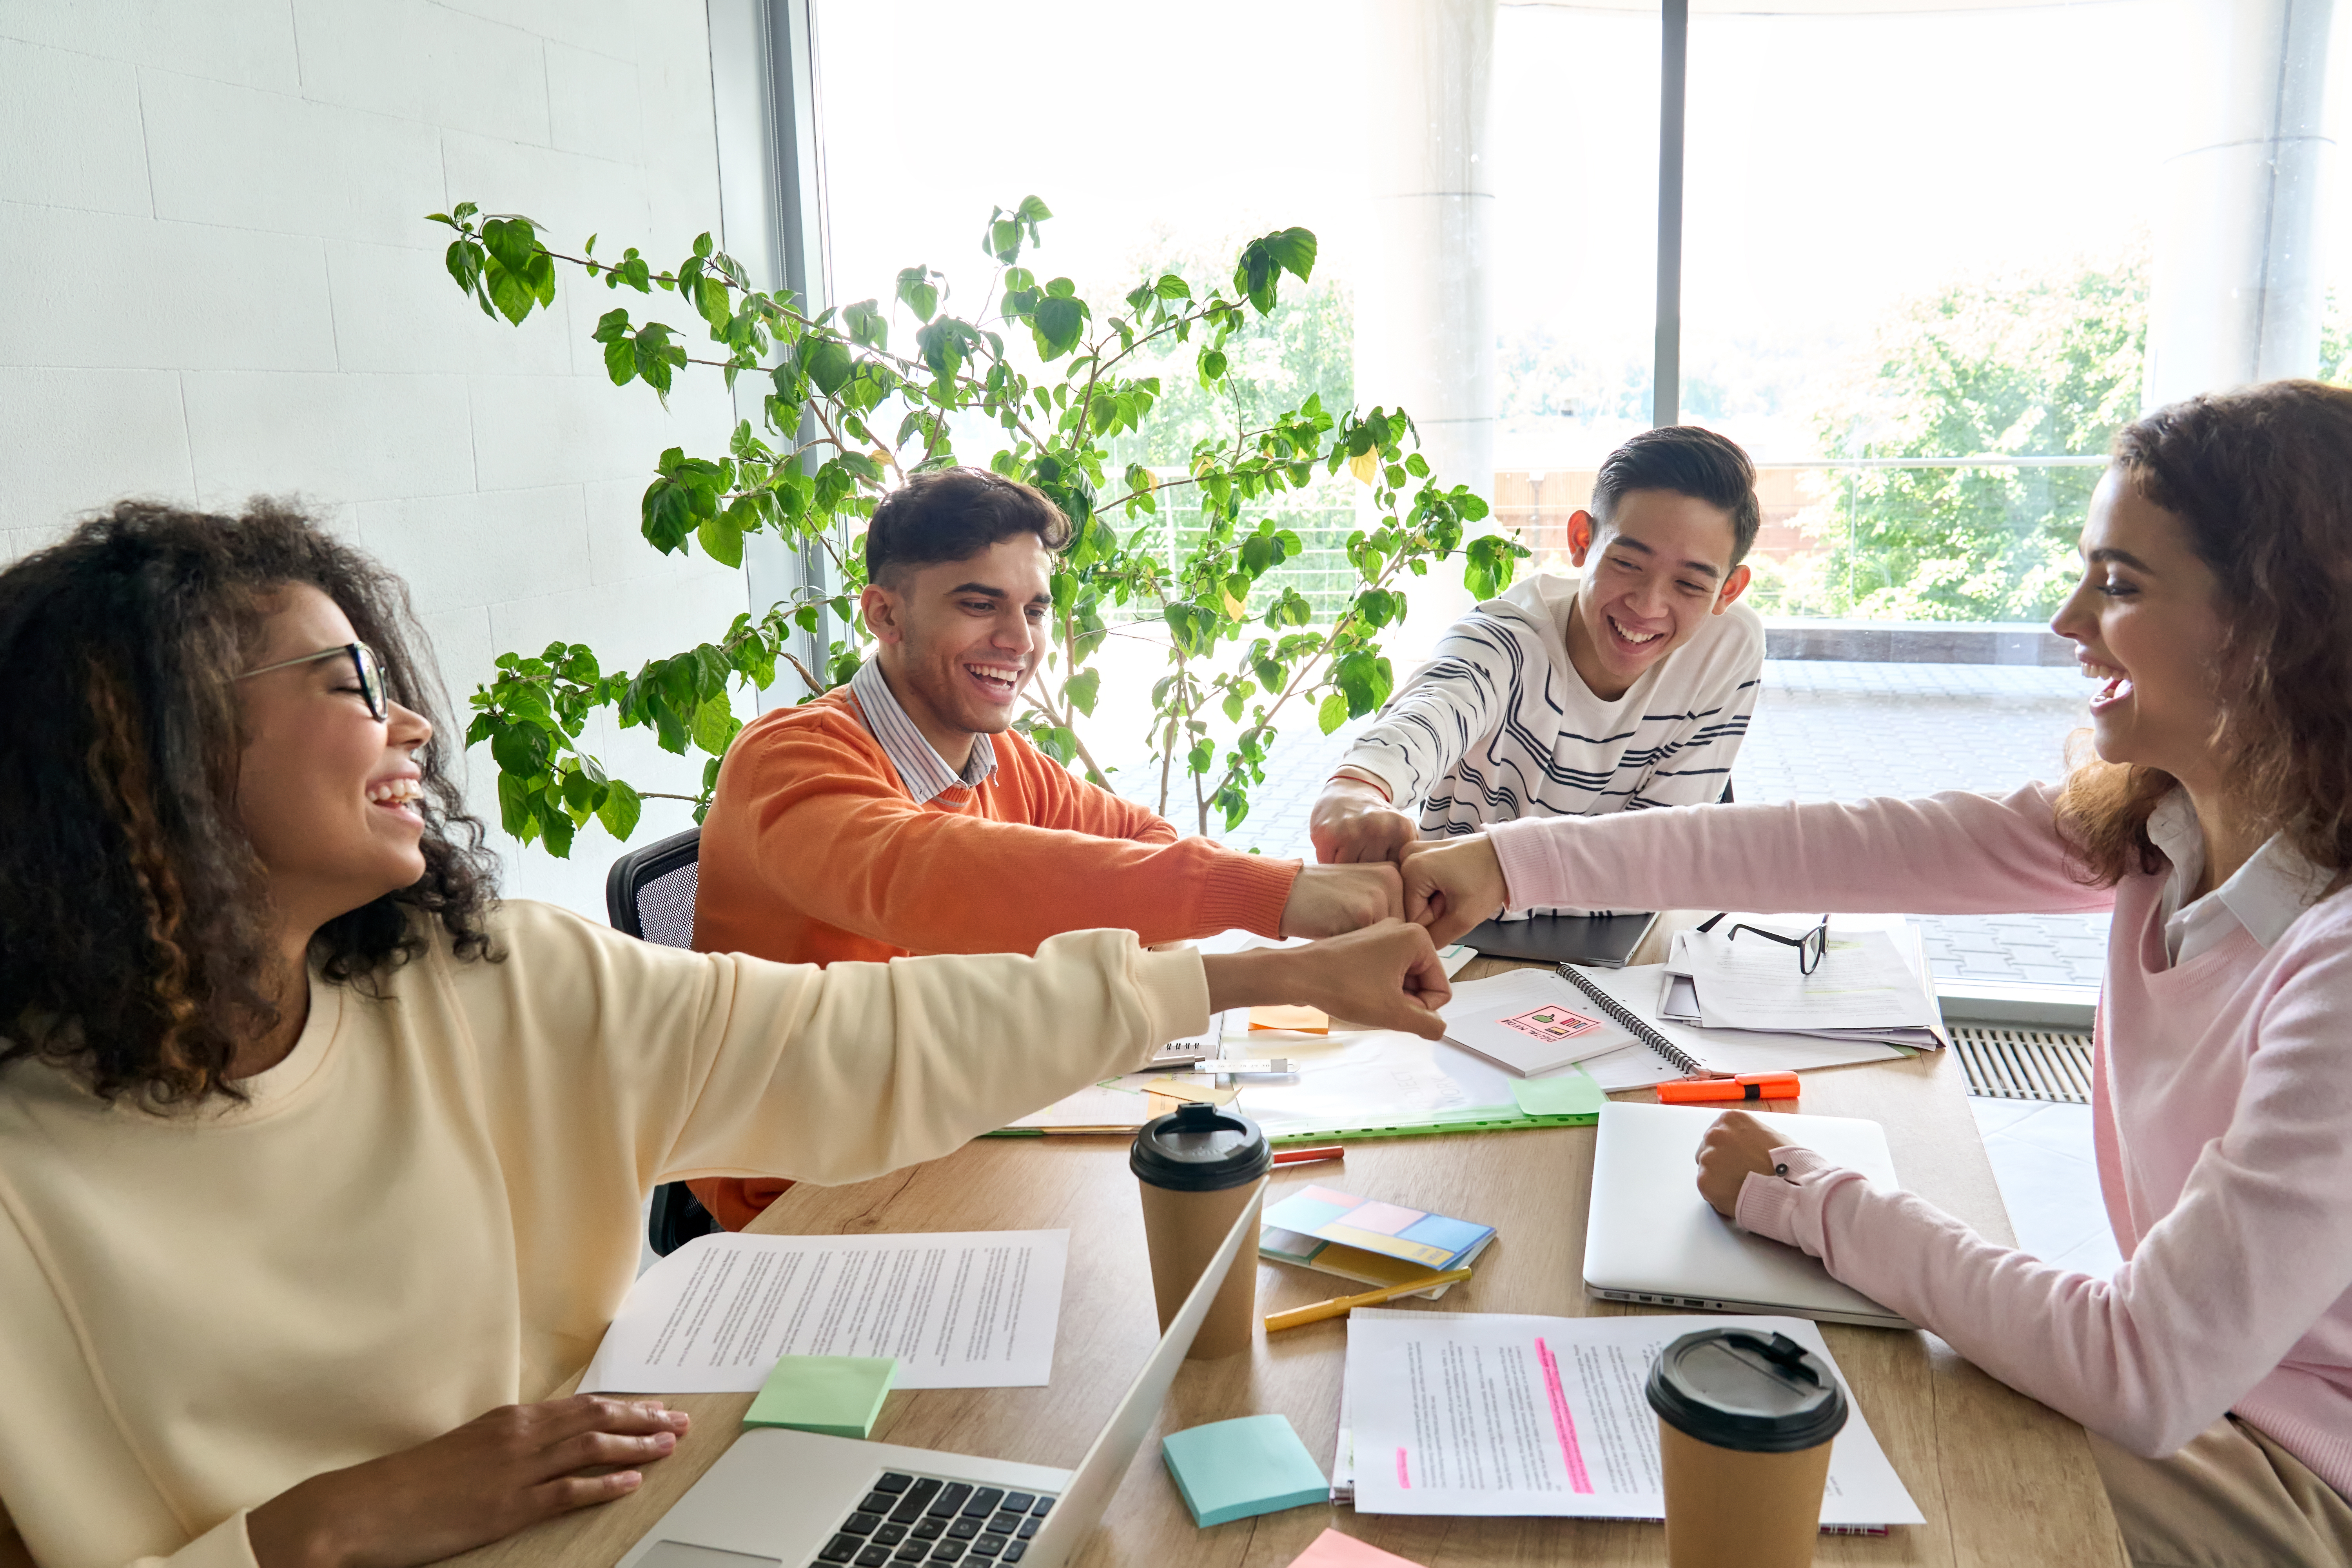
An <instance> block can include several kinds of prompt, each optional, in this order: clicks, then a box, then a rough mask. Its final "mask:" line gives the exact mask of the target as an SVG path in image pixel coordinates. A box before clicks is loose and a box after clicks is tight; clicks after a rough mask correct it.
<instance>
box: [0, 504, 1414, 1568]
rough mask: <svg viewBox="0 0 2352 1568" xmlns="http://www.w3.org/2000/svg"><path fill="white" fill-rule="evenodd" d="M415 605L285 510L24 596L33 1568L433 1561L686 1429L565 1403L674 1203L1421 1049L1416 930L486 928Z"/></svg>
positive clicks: (146, 544)
mask: <svg viewBox="0 0 2352 1568" xmlns="http://www.w3.org/2000/svg"><path fill="white" fill-rule="evenodd" d="M420 653H421V650H420V649H419V648H418V647H417V645H416V642H415V637H414V634H413V632H412V631H411V629H410V618H409V615H408V611H407V606H406V602H405V595H404V593H403V592H402V590H401V588H400V586H399V584H397V583H396V582H395V581H394V580H393V579H392V578H390V577H389V576H387V575H386V574H383V572H381V571H380V570H378V569H377V568H375V567H374V566H373V564H371V563H369V562H368V561H367V560H366V559H365V558H364V557H362V556H361V555H360V554H358V553H357V552H354V551H352V550H351V549H350V548H348V547H346V546H344V545H342V544H340V543H338V542H336V541H334V540H333V539H331V538H330V537H329V536H327V535H326V534H324V533H322V532H321V531H319V530H317V529H316V528H314V527H312V526H311V525H310V523H309V522H307V521H304V520H303V519H302V518H301V517H300V516H299V515H298V514H297V513H295V512H293V511H291V510H286V509H283V508H279V507H276V506H271V505H268V504H263V503H257V504H256V505H255V506H254V507H253V508H252V509H251V510H248V511H247V512H246V513H245V514H244V515H243V516H240V517H217V516H205V515H196V514H191V513H186V512H181V511H176V510H171V509H168V508H165V507H161V506H153V505H142V504H126V505H124V506H121V507H119V508H117V509H116V510H114V512H113V513H112V514H111V515H110V516H106V517H103V518H100V519H98V520H96V521H91V522H89V523H86V524H84V525H83V526H82V527H81V528H80V529H79V530H78V531H76V532H75V533H74V534H73V535H72V537H70V538H69V539H68V541H67V542H65V543H63V544H60V545H58V546H57V547H56V548H54V549H51V550H47V551H45V552H40V553H38V554H37V555H34V556H31V557H29V558H27V559H26V560H24V561H21V562H19V563H16V565H14V566H12V567H10V568H8V569H7V570H6V571H5V572H0V692H5V696H6V702H7V709H6V711H7V714H8V729H9V731H10V733H9V735H8V737H7V743H6V744H5V747H0V820H5V821H6V823H7V824H8V826H7V830H6V832H5V834H0V1324H5V1332H0V1389H5V1390H6V1391H7V1395H8V1399H7V1409H6V1411H5V1414H0V1509H5V1513H0V1558H5V1556H7V1555H8V1551H9V1545H10V1542H11V1539H12V1537H11V1533H10V1529H9V1527H10V1526H11V1525H13V1528H14V1531H15V1533H16V1534H17V1535H21V1537H22V1540H23V1542H24V1543H25V1545H26V1547H28V1548H29V1550H30V1552H31V1553H32V1556H33V1558H34V1560H35V1561H37V1563H42V1564H44V1565H45V1568H121V1565H122V1564H125V1563H156V1562H164V1561H168V1562H169V1563H172V1564H173V1565H174V1568H211V1565H215V1564H221V1565H227V1564H236V1565H239V1568H310V1565H312V1564H361V1563H365V1564H385V1565H396V1564H405V1563H424V1562H429V1561H433V1560H435V1559H438V1558H441V1557H444V1556H447V1555H449V1554H451V1553H453V1552H460V1551H463V1550H466V1549H467V1548H469V1547H472V1546H476V1545H478V1544H480V1543H482V1542H488V1541H493V1540H496V1539H498V1538H499V1537H500V1536H503V1535H506V1534H508V1533H509V1532H511V1531H515V1530H517V1529H520V1528H521V1527H522V1526H523V1525H525V1524H528V1523H530V1522H532V1521H535V1520H539V1519H542V1518H546V1517H548V1516H550V1515H551V1514H554V1513H558V1512H562V1511H563V1510H568V1509H573V1508H578V1507H582V1506H584V1505H587V1504H592V1503H595V1502H599V1501H603V1500H608V1499H611V1498H614V1497H618V1496H621V1495H623V1494H625V1493H626V1492H628V1491H630V1490H633V1489H635V1487H636V1485H637V1484H638V1480H639V1471H638V1469H637V1468H635V1467H638V1466H641V1465H643V1464H646V1463H647V1462H650V1461H652V1460H655V1459H658V1458H661V1457H662V1456H663V1455H665V1454H667V1453H668V1452H669V1451H670V1450H671V1449H672V1448H673V1447H675V1446H676V1444H677V1440H678V1437H679V1435H680V1434H681V1433H683V1432H684V1430H685V1428H686V1420H685V1417H684V1416H683V1415H678V1414H677V1413H675V1412H669V1411H666V1410H664V1409H663V1408H662V1407H661V1406H660V1405H658V1404H653V1403H632V1402H625V1401H621V1400H615V1399H606V1398H596V1397H585V1396H583V1397H575V1398H572V1399H566V1400H552V1401H551V1400H550V1399H549V1398H548V1397H547V1396H548V1395H549V1394H551V1392H552V1391H553V1390H555V1389H556V1388H558V1387H560V1386H562V1384H563V1383H564V1382H565V1381H566V1379H568V1378H569V1377H571V1376H572V1374H573V1373H577V1372H578V1371H579V1370H580V1368H581V1367H582V1366H583V1364H584V1363H585V1362H586V1360H587V1358H588V1355H589V1353H590V1352H592V1351H593V1349H594V1347H595V1345H596V1342H597V1341H598V1339H599V1338H600V1336H601V1335H602V1334H603V1332H604V1327H605V1324H606V1323H607V1322H608V1321H610V1319H611V1316H612V1313H613V1311H614V1309H615V1308H616V1307H617V1305H618V1303H619V1301H620V1299H621V1297H622V1295H623V1293H624V1292H625V1290H626V1289H627V1288H628V1286H629V1283H630V1280H631V1279H632V1278H633V1277H634V1275H635V1262H636V1240H635V1226H636V1218H637V1214H638V1207H639V1205H640V1203H641V1201H642V1198H643V1194H645V1192H646V1190H647V1189H648V1188H650V1187H651V1186H652V1185H653V1184H655V1183H656V1182H661V1181H668V1180H675V1179H677V1178H680V1177H685V1176H689V1175H751V1174H767V1175H788V1176H795V1177H802V1178H807V1179H812V1180H814V1181H818V1182H824V1183H840V1182H852V1181H857V1180H861V1179H863V1178H865V1177H867V1176H872V1175H876V1174H878V1173H882V1172H884V1171H887V1170H890V1169H892V1168H894V1167H897V1166H899V1165H904V1164H907V1163H912V1162H914V1161H918V1160H923V1159H928V1158H930V1157H932V1156H934V1155H937V1154H940V1153H943V1152H947V1151H948V1150H950V1149H952V1148H953V1147H955V1146H956V1145H957V1144H958V1143H960V1142H962V1141H963V1140H965V1139H967V1138H970V1137H971V1136H973V1135H974V1134H976V1133H979V1132H982V1131H987V1130H989V1129H990V1128H992V1127H996V1126H1001V1125H1003V1123H1004V1122H1005V1121H1009V1120H1012V1119H1013V1118H1016V1117H1018V1116H1021V1115H1024V1114H1025V1113H1027V1112H1028V1111H1030V1110H1034V1109H1035V1108H1036V1107H1037V1106H1039V1105H1041V1104H1044V1103H1045V1102H1047V1101H1049V1100H1053V1099H1055V1098H1056V1097H1058V1096H1059V1095H1062V1094H1065V1093H1067V1092H1069V1091H1070V1090H1072V1089H1076V1088H1078V1087H1080V1086H1081V1085H1084V1084H1086V1083H1088V1082H1091V1081H1094V1080H1096V1079H1100V1078H1102V1077H1104V1076H1106V1075H1108V1074H1112V1073H1117V1072H1121V1071H1124V1070H1128V1069H1129V1068H1135V1067H1139V1066H1140V1065H1142V1063H1143V1062H1144V1061H1145V1060H1146V1059H1147V1058H1148V1057H1149V1055H1150V1051H1151V1050H1152V1048H1153V1047H1155V1046H1156V1045H1157V1044H1158V1043H1160V1041H1163V1040H1166V1039H1169V1038H1172V1037H1177V1036H1179V1035H1181V1034H1184V1033H1187V1032H1190V1031H1193V1030H1197V1029H1199V1028H1202V1027H1204V1026H1206V1023H1207V1017H1208V1014H1209V1012H1210V1010H1212V1009H1213V1008H1219V1007H1224V1006H1229V1005H1251V1004H1254V1003H1258V1002H1277V1001H1308V1002H1312V1003H1314V1004H1316V1005H1322V1006H1326V1007H1328V1008H1330V1009H1331V1010H1333V1011H1337V1012H1340V1013H1343V1014H1346V1015H1348V1016H1355V1017H1361V1018H1378V1019H1383V1020H1387V1021H1390V1022H1392V1023H1394V1024H1396V1025H1397V1026H1402V1027H1408V1028H1413V1029H1415V1030H1417V1031H1419V1032H1422V1033H1424V1034H1429V1035H1434V1034H1435V1033H1437V1032H1438V1028H1439V1025H1438V1022H1437V1019H1436V1018H1435V1017H1434V1016H1433V1015H1432V1014H1431V1013H1429V1012H1428V1011H1427V1009H1426V1008H1425V1007H1423V1006H1422V1005H1420V1003H1419V1002H1418V1001H1416V1000H1415V996H1416V994H1417V995H1418V996H1419V997H1420V998H1421V999H1423V1000H1429V1001H1435V1000H1441V999H1442V998H1443V996H1444V978H1443V975H1442V973H1438V972H1437V971H1436V968H1435V965H1436V958H1435V954H1434V952H1433V951H1432V949H1431V948H1430V945H1429V942H1428V939H1427V937H1426V936H1425V935H1424V934H1423V932H1422V931H1420V930H1419V928H1417V927H1411V926H1406V925H1404V924H1402V922H1399V921H1389V922H1387V923H1386V924H1385V925H1384V926H1381V927H1374V928H1371V929H1369V930H1367V931H1360V932H1357V933H1356V934H1355V935H1353V936H1349V937H1341V938H1337V939H1334V940H1333V941H1332V942H1326V943H1321V944H1318V945H1317V946H1315V947H1312V948H1303V949H1297V950H1288V951H1282V952H1257V953H1244V954H1237V955H1231V956H1223V957H1211V958H1207V959H1203V958H1202V957H1201V956H1199V955H1198V954H1197V953H1194V952H1145V951H1143V950H1141V949H1140V948H1139V947H1138V946H1137V944H1136V942H1135V939H1134V938H1133V936H1132V935H1131V934H1129V933H1127V932H1124V931H1082V932H1076V933H1073V934H1070V935H1067V936H1062V937H1056V938H1055V939H1054V940H1052V941H1051V942H1047V943H1045V946H1044V947H1042V948H1041V949H1040V950H1039V952H1038V953H1037V956H1036V957H1035V958H1034V959H1029V958H1018V957H1010V956H1004V957H960V958H937V959H917V960H908V961H903V962H901V963H893V964H887V965H884V964H855V963H845V964H835V965H834V966H833V967H832V968H831V969H828V970H822V971H820V970H817V969H814V968H806V967H800V966H790V965H782V964H772V963H764V962H762V961H760V960H757V959H751V958H745V957H741V956H740V955H730V954H706V953H694V952H682V951H677V950H672V949H667V948H659V947H654V946H651V945H648V944H646V943H644V942H635V941H632V940H631V939H629V938H626V937H624V936H621V935H619V934H618V933H616V932H614V931H611V930H610V929H608V928H606V927H604V926H601V925H597V924H595V923H593V922H591V921H584V920H582V919H580V918H578V917H576V916H573V915H571V914H569V913H566V912H565V911H563V910H557V909H552V908H550V907H548V906H544V905H539V904H532V903H529V902H520V901H518V902H510V903H504V904H501V903H499V902H498V901H496V900H495V899H494V898H493V891H492V884H491V876H490V866H491V862H490V860H489V858H488V856H487V855H486V854H485V853H484V851H483V850H482V847H481V843H482V833H481V829H480V827H479V826H478V824H476V823H475V822H474V821H473V820H472V819H471V818H469V817H468V816H466V814H465V811H464V808H463V805H462V801H461V797H460V795H459V794H458V792H457V787H456V786H455V784H453V783H452V781H451V780H450V778H449V777H448V774H447V771H446V769H447V766H448V761H449V755H448V749H447V747H446V743H445V742H441V741H439V740H437V739H436V735H437V733H438V731H436V728H435V726H434V724H433V723H432V722H431V721H430V720H429V719H428V718H427V717H426V714H427V713H428V712H429V711H430V710H431V706H432V705H431V703H430V702H429V700H428V698H427V678H426V677H425V674H424V667H423V665H422V662H421V659H420Z"/></svg>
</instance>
